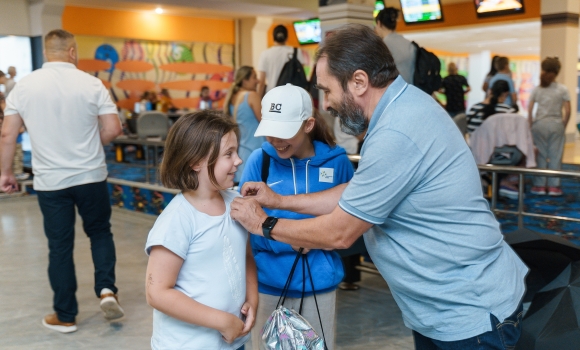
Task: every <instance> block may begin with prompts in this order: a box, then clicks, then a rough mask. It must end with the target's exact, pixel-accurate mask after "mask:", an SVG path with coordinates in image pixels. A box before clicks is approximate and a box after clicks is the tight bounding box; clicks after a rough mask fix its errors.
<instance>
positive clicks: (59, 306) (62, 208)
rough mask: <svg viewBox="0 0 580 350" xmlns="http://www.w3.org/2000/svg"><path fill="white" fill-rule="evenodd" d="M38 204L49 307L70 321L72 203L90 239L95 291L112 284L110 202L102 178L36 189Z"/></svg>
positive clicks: (72, 294) (73, 304) (73, 288)
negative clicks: (45, 245) (45, 243)
mask: <svg viewBox="0 0 580 350" xmlns="http://www.w3.org/2000/svg"><path fill="white" fill-rule="evenodd" d="M37 194H38V204H39V205H40V210H41V211H42V216H43V219H44V233H45V235H46V237H47V238H48V249H49V253H48V260H49V263H48V278H49V280H50V286H51V288H52V291H53V292H54V298H53V308H54V311H55V312H56V314H57V315H58V319H59V320H60V321H62V322H74V321H75V316H76V315H77V314H78V304H77V299H76V296H75V293H76V290H77V279H76V276H75V266H74V261H73V248H74V242H75V232H74V226H75V219H76V213H75V205H76V206H77V208H78V211H79V215H80V216H81V218H82V219H83V228H84V231H85V233H86V235H87V236H88V237H89V239H90V240H91V253H92V257H93V265H94V268H95V276H94V278H95V293H96V294H97V297H99V296H100V293H101V289H103V288H109V289H111V290H112V291H113V293H117V288H116V287H115V262H116V255H115V244H114V242H113V234H112V233H111V224H110V218H111V203H110V201H109V190H108V188H107V183H106V182H105V181H102V182H97V183H90V184H85V185H79V186H73V187H69V188H65V189H62V190H57V191H37Z"/></svg>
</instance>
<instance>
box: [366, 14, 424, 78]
mask: <svg viewBox="0 0 580 350" xmlns="http://www.w3.org/2000/svg"><path fill="white" fill-rule="evenodd" d="M398 17H399V10H398V9H396V8H394V7H387V8H384V9H382V10H381V11H380V12H379V13H378V14H377V17H376V18H375V22H376V24H377V26H376V27H375V32H376V33H377V34H378V35H379V36H380V37H381V38H383V41H384V42H385V44H387V47H388V48H389V51H391V55H393V58H394V59H395V65H396V66H397V69H398V70H399V74H401V76H402V77H403V79H405V81H406V82H407V83H409V84H413V75H414V74H415V58H416V56H417V49H416V48H415V46H414V45H413V44H412V43H411V42H410V41H409V40H407V39H405V38H404V37H403V36H402V35H401V34H399V33H397V32H396V31H395V30H396V29H397V18H398Z"/></svg>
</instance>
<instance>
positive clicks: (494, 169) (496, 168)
mask: <svg viewBox="0 0 580 350" xmlns="http://www.w3.org/2000/svg"><path fill="white" fill-rule="evenodd" d="M348 159H349V160H350V161H351V162H353V163H358V162H359V161H360V155H358V154H349V155H348ZM477 167H478V168H479V170H481V171H487V172H491V173H492V181H491V189H492V191H491V210H492V211H493V212H494V213H503V214H512V215H517V216H518V228H523V227H524V216H528V217H536V218H542V219H556V220H565V221H572V222H580V219H577V218H571V217H567V216H559V215H548V214H538V213H530V212H527V211H524V195H523V194H524V175H533V176H548V177H551V176H557V177H568V178H574V179H580V172H574V171H556V170H547V169H528V168H521V167H515V166H500V165H491V164H485V165H478V166H477ZM498 173H501V174H517V175H518V178H519V185H518V208H517V210H516V211H513V210H506V209H498V208H497V193H498V192H497V174H498Z"/></svg>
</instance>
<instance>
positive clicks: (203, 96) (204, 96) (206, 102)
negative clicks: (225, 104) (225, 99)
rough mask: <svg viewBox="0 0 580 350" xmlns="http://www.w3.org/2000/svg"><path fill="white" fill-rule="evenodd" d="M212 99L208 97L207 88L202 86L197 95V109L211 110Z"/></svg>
mask: <svg viewBox="0 0 580 350" xmlns="http://www.w3.org/2000/svg"><path fill="white" fill-rule="evenodd" d="M212 103H213V99H212V98H211V96H210V95H209V87H207V86H202V87H201V91H200V93H199V109H211V106H212Z"/></svg>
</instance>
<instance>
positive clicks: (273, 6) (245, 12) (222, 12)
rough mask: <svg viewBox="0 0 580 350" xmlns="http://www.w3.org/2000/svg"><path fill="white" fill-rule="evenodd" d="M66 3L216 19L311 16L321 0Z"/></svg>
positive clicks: (91, 0)
mask: <svg viewBox="0 0 580 350" xmlns="http://www.w3.org/2000/svg"><path fill="white" fill-rule="evenodd" d="M65 3H66V4H67V5H73V6H82V7H92V8H107V9H115V10H130V11H153V10H154V9H155V8H156V7H158V6H160V7H161V8H162V9H163V10H164V13H165V14H169V15H179V16H198V17H216V18H240V17H255V16H272V17H282V18H295V19H300V18H304V19H305V18H312V17H316V16H318V0H292V1H282V0H137V1H132V0H99V1H98V2H97V1H95V0H66V1H65Z"/></svg>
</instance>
